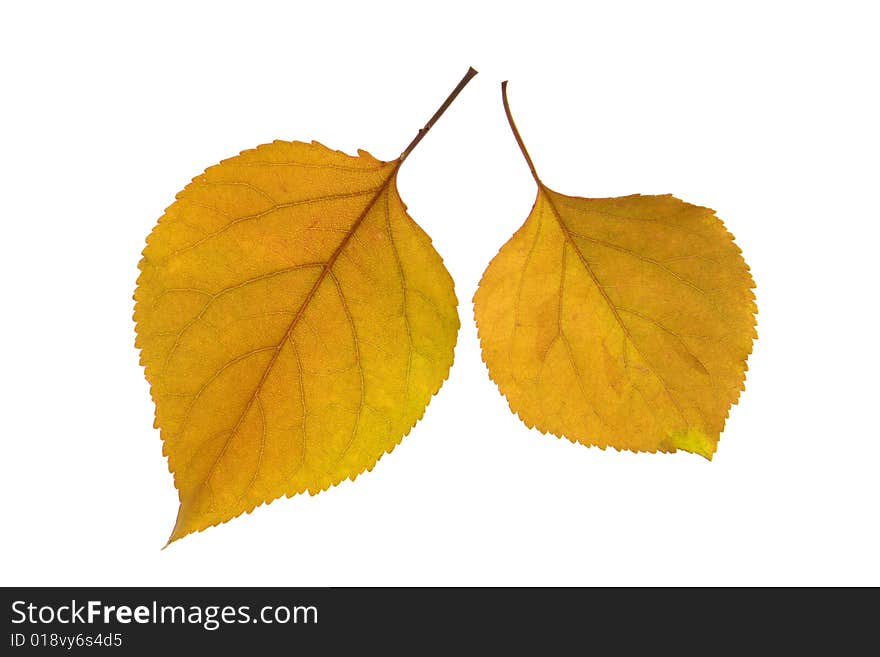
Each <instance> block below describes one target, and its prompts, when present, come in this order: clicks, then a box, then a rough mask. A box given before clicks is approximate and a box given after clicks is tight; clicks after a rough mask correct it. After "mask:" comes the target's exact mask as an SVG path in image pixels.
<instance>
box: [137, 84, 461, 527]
mask: <svg viewBox="0 0 880 657" xmlns="http://www.w3.org/2000/svg"><path fill="white" fill-rule="evenodd" d="M475 74H476V71H473V70H471V71H469V72H468V75H466V76H465V78H464V79H463V80H462V82H461V83H460V84H459V86H458V87H456V90H455V91H454V92H453V94H452V95H451V96H450V97H449V98H448V99H447V101H446V103H444V105H443V106H442V107H441V108H440V110H438V112H437V113H436V114H435V115H434V117H433V118H432V119H431V121H430V122H429V123H428V125H427V126H426V127H425V129H423V130H422V131H420V132H419V134H418V136H417V137H416V139H415V140H413V142H412V143H411V144H410V146H409V147H408V148H407V149H406V150H405V151H404V152H403V154H402V155H401V157H400V158H398V159H397V160H395V161H393V162H381V161H379V160H377V159H375V158H373V157H372V156H371V155H370V154H369V153H366V152H365V151H359V152H358V155H357V156H356V157H354V156H350V155H346V154H345V153H341V152H339V151H333V150H330V149H328V148H326V147H325V146H323V145H321V144H318V143H316V142H312V143H311V144H305V143H300V142H283V141H276V142H274V143H271V144H265V145H262V146H259V147H257V148H255V149H253V150H249V151H245V152H243V153H241V154H240V155H238V156H236V157H233V158H230V159H228V160H224V161H223V162H221V163H220V164H218V165H216V166H212V167H210V168H208V169H207V170H206V171H205V172H204V173H203V174H202V175H200V176H198V177H197V178H195V179H194V180H193V181H192V183H191V184H189V185H188V186H187V187H186V188H185V189H184V190H183V191H182V192H180V193H179V194H178V195H177V200H176V201H175V202H174V204H173V205H171V206H170V207H169V208H168V209H167V210H166V212H165V214H164V216H163V217H162V218H161V219H160V220H159V223H158V225H157V226H156V227H155V229H154V230H153V232H152V233H151V234H150V236H149V238H148V239H147V247H146V249H144V252H143V259H142V260H141V263H140V269H141V275H140V277H139V279H138V286H137V289H136V291H135V295H134V298H135V301H136V304H135V322H136V329H137V340H136V345H137V346H138V347H139V348H140V349H141V362H142V364H143V365H144V367H145V372H146V377H147V380H148V381H149V382H150V384H151V388H150V389H151V394H152V397H153V400H154V401H155V404H156V423H155V424H156V427H158V428H159V429H160V430H161V436H162V440H163V444H164V450H163V451H164V453H165V454H166V456H167V457H168V464H169V468H170V470H171V471H172V472H173V473H174V482H175V485H176V487H177V489H178V493H179V497H180V509H179V512H178V517H177V522H176V524H175V526H174V529H173V531H172V533H171V537H170V539H169V542H171V541H174V540H176V539H178V538H180V537H182V536H184V535H186V534H188V533H190V532H193V531H199V530H202V529H204V528H206V527H209V526H211V525H216V524H218V523H221V522H225V521H227V520H229V519H231V518H233V517H235V516H237V515H240V514H241V513H244V512H250V511H251V510H252V509H253V508H254V507H256V506H258V505H260V504H262V503H265V502H270V501H272V500H273V499H276V498H278V497H280V496H282V495H287V496H291V495H295V494H297V493H301V492H304V491H309V492H310V493H312V494H315V493H318V492H319V491H322V490H325V489H326V488H328V487H329V486H331V485H335V484H337V483H339V482H340V481H342V480H344V479H346V478H351V479H354V478H355V477H356V476H357V475H358V474H360V473H361V472H363V471H364V470H369V469H372V467H373V465H374V464H375V463H376V461H377V460H378V459H379V458H381V457H382V455H383V454H385V452H390V451H391V450H392V449H394V447H395V445H396V444H397V443H398V442H400V440H401V438H402V437H403V436H404V435H406V434H407V433H408V432H409V430H410V429H411V428H412V426H413V425H414V424H415V423H416V422H417V421H418V420H419V419H420V418H421V417H422V415H423V413H424V411H425V407H426V406H427V404H428V402H429V400H430V398H431V396H432V395H434V394H435V393H436V392H437V391H438V390H439V388H440V386H441V384H442V383H443V381H444V380H445V378H446V376H447V374H448V371H449V368H450V366H451V364H452V357H453V348H454V346H455V341H456V335H457V333H458V328H459V321H458V313H457V309H456V308H457V300H456V297H455V293H454V290H453V283H452V279H451V277H450V276H449V273H448V272H447V271H446V268H445V267H444V266H443V263H442V260H441V258H440V256H439V255H438V254H437V252H436V251H435V250H434V248H433V246H432V245H431V240H430V238H429V237H428V236H427V235H426V234H425V233H424V232H423V231H422V230H421V228H419V226H418V225H416V223H415V222H414V221H413V220H412V219H411V218H410V217H409V215H408V214H407V213H406V208H405V206H404V204H403V202H402V200H401V199H400V196H399V195H398V191H397V185H396V177H397V171H398V169H399V168H400V165H401V164H402V162H403V161H404V159H405V158H406V156H407V155H408V154H409V152H410V151H411V150H412V148H413V147H414V146H415V144H416V143H418V141H419V140H420V139H421V137H422V136H424V134H425V133H426V132H427V130H428V129H429V128H430V127H431V125H433V122H434V121H436V119H437V118H438V117H439V116H440V114H441V113H442V112H443V111H444V110H445V109H446V107H448V105H449V104H450V103H451V102H452V100H453V99H454V98H455V96H456V95H457V94H458V92H459V91H460V90H461V89H462V88H463V87H464V85H465V84H466V83H467V81H468V80H469V79H470V78H471V77H473V75H475Z"/></svg>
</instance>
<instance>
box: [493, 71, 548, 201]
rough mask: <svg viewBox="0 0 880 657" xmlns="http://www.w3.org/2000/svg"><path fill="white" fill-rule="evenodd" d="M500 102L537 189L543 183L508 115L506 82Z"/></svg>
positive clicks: (511, 116) (503, 83) (503, 84)
mask: <svg viewBox="0 0 880 657" xmlns="http://www.w3.org/2000/svg"><path fill="white" fill-rule="evenodd" d="M501 102H503V103H504V113H505V114H506V115H507V123H509V124H510V129H511V130H512V131H513V137H514V139H516V143H517V146H519V150H520V152H521V153H522V154H523V157H524V158H525V159H526V164H528V165H529V171H531V172H532V178H534V179H535V182H536V183H538V187H543V186H544V183H542V182H541V179H540V178H539V177H538V172H537V171H536V170H535V163H534V162H532V158H531V157H529V151H528V150H526V145H525V143H524V142H523V139H522V137H521V136H520V134H519V130H517V129H516V123H514V121H513V115H512V114H511V113H510V104H509V103H508V102H507V80H505V81H504V82H502V83H501Z"/></svg>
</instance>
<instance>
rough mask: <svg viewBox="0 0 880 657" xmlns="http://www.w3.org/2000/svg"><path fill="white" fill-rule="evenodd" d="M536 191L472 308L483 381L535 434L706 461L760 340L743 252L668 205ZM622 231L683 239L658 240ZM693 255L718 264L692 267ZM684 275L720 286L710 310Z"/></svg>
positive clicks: (711, 221) (691, 212) (715, 223)
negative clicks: (707, 253)
mask: <svg viewBox="0 0 880 657" xmlns="http://www.w3.org/2000/svg"><path fill="white" fill-rule="evenodd" d="M536 180H537V178H536ZM537 182H538V185H539V191H538V196H537V198H536V202H535V205H534V207H533V209H532V211H531V212H530V214H529V217H528V218H527V220H526V222H525V224H524V225H523V227H522V228H521V229H520V230H519V231H517V233H515V234H514V236H513V238H511V240H510V241H508V243H507V244H505V245H504V246H503V247H502V248H501V250H500V251H499V253H498V255H496V257H495V258H494V259H493V260H492V262H491V263H490V264H489V266H488V267H487V269H486V272H485V273H484V275H483V278H482V280H481V281H480V284H479V286H478V288H477V291H476V294H475V295H474V299H473V301H474V314H475V319H476V322H477V326H478V331H479V336H480V342H481V347H482V349H483V358H484V361H485V362H486V364H487V366H488V368H489V373H490V377H491V378H492V379H493V381H495V383H496V384H497V385H498V387H499V389H500V390H501V392H502V394H504V396H505V397H507V399H508V402H509V404H510V407H511V410H512V411H513V412H515V413H516V414H518V415H519V416H520V418H521V419H522V420H523V421H524V422H525V423H526V424H527V425H528V426H530V427H532V426H535V427H537V428H539V429H540V430H541V431H542V432H545V433H546V432H550V433H553V434H555V435H557V436H564V437H566V438H568V439H569V440H571V441H572V442H580V443H582V444H586V445H595V446H599V447H602V448H605V447H607V446H613V447H615V448H618V449H628V450H632V451H649V452H656V451H661V452H674V451H676V450H677V449H683V450H686V451H691V452H694V453H698V454H701V455H702V456H704V457H706V458H709V459H711V457H712V454H713V453H714V452H715V449H716V447H717V442H718V439H719V437H720V433H721V431H722V430H723V426H724V420H725V419H726V417H727V413H728V409H729V407H730V405H731V404H733V403H735V402H736V400H737V399H738V396H739V392H740V391H741V390H742V389H743V381H744V377H745V370H746V367H745V360H746V358H747V356H748V354H749V353H750V351H751V344H752V339H753V337H754V335H755V334H754V326H755V321H754V312H755V311H756V308H755V305H754V295H753V294H752V288H753V287H754V283H753V281H752V279H751V276H750V274H749V272H748V267H747V265H746V264H745V261H744V260H743V259H742V256H741V252H740V250H739V249H738V247H736V245H735V243H734V242H733V240H732V238H731V237H730V236H729V234H728V233H727V232H726V229H725V228H724V226H723V224H722V223H721V221H720V220H719V219H718V218H717V217H715V214H714V212H713V211H711V210H708V209H706V208H700V207H698V206H693V205H690V204H687V203H684V202H683V201H679V200H678V199H675V198H674V197H672V196H669V195H667V196H660V197H644V196H638V195H637V196H632V197H621V198H619V199H585V198H579V197H572V196H566V195H562V194H559V193H557V192H554V191H553V190H551V189H549V188H547V187H546V186H545V185H543V183H541V182H540V181H539V180H537ZM621 212H623V214H620V213H621ZM675 213H678V214H675ZM629 223H631V224H634V226H638V227H639V228H642V227H643V226H644V225H648V226H651V227H652V228H654V230H655V231H667V232H668V231H672V232H674V233H681V234H682V235H686V237H678V238H676V239H669V237H668V236H666V239H662V240H657V239H656V237H655V236H651V235H648V236H646V235H645V234H642V233H640V232H639V231H638V230H634V227H633V226H627V225H626V224H629ZM655 225H656V226H655ZM694 244H699V245H700V246H701V247H703V248H705V245H706V244H710V245H712V248H713V251H712V254H713V255H712V256H711V257H710V258H709V259H708V260H702V259H699V258H695V257H694V256H701V253H699V252H694V249H693V245H694ZM670 249H677V251H676V253H677V255H676V256H670V255H669V253H670V252H671V251H670ZM682 250H683V251H682ZM682 253H684V255H682ZM664 260H669V263H667V262H665V261H664ZM695 262H699V263H700V264H699V266H698V267H695V266H694V264H693V263H695ZM572 263H574V265H575V266H574V267H572ZM692 274H693V275H698V277H699V278H700V281H701V282H702V281H703V280H704V279H705V280H717V279H719V278H720V279H722V280H723V281H724V283H725V284H724V285H722V286H721V287H720V288H718V290H715V291H713V293H712V295H711V296H710V295H709V294H708V293H707V291H706V290H705V289H704V288H703V287H701V286H700V285H699V284H697V283H695V282H694V281H693V280H691V279H690V278H688V276H690V275H692ZM718 313H720V318H714V319H713V314H718ZM683 318H687V319H688V323H684V324H682V323H681V322H682V319H683ZM722 320H723V321H722ZM676 322H678V323H676ZM725 322H727V323H725ZM728 324H729V326H730V327H732V329H731V330H730V334H731V335H732V336H733V338H732V339H731V338H729V337H728V330H727V327H728ZM688 326H690V328H688ZM704 341H708V342H706V343H704ZM722 341H726V346H725V347H718V346H717V345H718V344H720V343H721V342H722ZM707 345H708V346H707ZM548 371H549V372H550V375H549V376H548ZM707 378H708V381H706V380H705V379H707Z"/></svg>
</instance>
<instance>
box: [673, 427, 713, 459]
mask: <svg viewBox="0 0 880 657" xmlns="http://www.w3.org/2000/svg"><path fill="white" fill-rule="evenodd" d="M662 447H663V448H664V449H669V451H676V450H679V449H681V450H684V451H686V452H691V453H692V454H698V455H700V456H702V457H703V458H704V459H706V460H707V461H711V460H712V457H713V456H714V454H715V450H716V449H718V439H717V438H716V439H714V440H713V439H712V438H711V437H710V436H707V435H706V434H705V433H703V432H702V431H700V430H699V429H694V428H692V427H688V428H687V429H683V430H680V431H673V432H671V433H670V434H669V437H668V442H667V443H666V444H665V445H663V446H662Z"/></svg>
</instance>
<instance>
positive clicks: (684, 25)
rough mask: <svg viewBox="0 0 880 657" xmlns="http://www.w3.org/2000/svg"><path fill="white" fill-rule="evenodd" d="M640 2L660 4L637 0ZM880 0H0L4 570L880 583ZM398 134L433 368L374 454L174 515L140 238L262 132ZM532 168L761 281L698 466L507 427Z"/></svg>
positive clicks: (230, 580) (263, 578) (98, 580)
mask: <svg viewBox="0 0 880 657" xmlns="http://www.w3.org/2000/svg"><path fill="white" fill-rule="evenodd" d="M655 5H656V6H655ZM871 5H872V3H868V2H866V3H854V2H834V3H808V2H807V3H805V2H796V3H781V2H776V3H774V2H758V3H748V2H736V3H727V8H724V9H722V8H719V7H718V6H717V4H716V3H702V2H696V3H643V4H642V3H625V2H616V3H575V2H571V3H558V2H550V1H548V0H543V1H542V2H530V3H524V4H522V5H517V4H513V3H499V4H498V5H492V4H490V3H485V4H481V3H478V2H475V1H469V2H452V1H446V2H437V3H431V4H430V5H428V6H426V8H424V9H422V8H420V7H421V6H422V5H421V4H420V3H403V2H401V3H397V4H395V3H388V2H376V1H373V2H363V3H352V5H351V6H348V5H336V4H334V3H331V2H308V3H278V4H272V3H262V2H253V1H251V2H246V3H245V2H237V3H229V4H226V3H219V2H211V3H204V4H202V3H179V2H175V3H160V2H150V3H142V5H141V7H140V8H139V9H138V8H133V7H132V6H131V4H130V3H96V2H76V3H61V2H59V3H56V4H49V3H41V2H31V3H15V4H14V5H13V3H6V4H4V5H3V9H2V10H0V62H2V64H0V66H2V82H0V84H2V87H0V96H2V100H0V116H2V121H0V130H2V135H0V137H2V139H0V167H2V175H0V179H2V187H3V193H2V201H0V212H2V216H0V220H2V228H3V233H2V240H0V250H2V258H0V266H2V277H0V281H2V283H0V284H2V308H3V310H2V320H3V321H2V329H0V330H2V342H0V345H2V349H3V358H2V370H0V372H2V378H0V386H2V401H3V415H2V420H0V431H2V441H3V442H2V455H0V467H2V473H0V492H2V500H3V502H2V504H3V507H2V509H3V518H2V535H3V538H2V543H0V550H2V559H0V584H3V585H52V584H71V585H74V584H89V585H138V584H139V585H164V584H168V585H226V584H230V585H398V584H399V585H428V584H438V585H447V584H463V585H468V584H472V585H514V584H524V585H536V584H549V585H575V584H576V585H745V584H751V585H808V584H810V585H832V584H833V585H874V586H876V585H878V584H880V560H878V559H877V555H878V553H880V540H878V539H880V531H878V513H877V508H878V506H877V505H878V499H880V495H878V494H880V486H878V472H880V459H878V456H880V431H878V428H877V412H876V408H877V404H878V403H880V402H878V376H880V367H878V366H880V362H878V360H880V359H878V350H877V344H878V335H877V330H878V322H877V285H876V283H877V279H878V277H877V269H878V264H877V259H878V258H877V253H878V239H880V230H878V219H880V210H878V207H880V206H878V200H877V199H878V196H877V194H878V182H880V175H878V174H880V167H878V152H880V138H878V116H880V103H878V95H877V94H878V92H877V88H878V85H877V63H878V61H880V48H878V45H877V44H878V39H877V26H878V20H877V16H876V15H874V13H873V11H872V7H871ZM469 65H473V66H474V67H475V68H477V69H478V70H479V71H480V75H478V76H477V77H476V78H475V79H474V80H473V81H472V82H471V84H470V85H469V86H468V87H467V89H465V91H464V92H463V93H462V94H461V96H460V97H459V99H458V101H457V102H456V103H455V104H454V105H453V106H452V108H451V109H450V110H449V111H448V112H447V114H446V115H445V116H444V117H443V118H442V120H441V121H440V122H439V123H438V124H437V125H436V126H435V128H434V130H433V131H432V132H431V133H430V134H429V135H428V137H427V138H425V140H424V141H423V142H422V143H421V145H420V146H419V147H418V148H417V150H416V151H415V152H414V153H413V155H412V156H411V158H410V159H409V160H408V161H407V162H406V164H405V166H404V167H403V168H402V170H401V174H400V189H401V195H402V196H403V198H404V199H405V201H406V202H407V204H408V205H409V210H410V213H411V214H412V216H413V217H415V218H416V220H417V221H418V222H419V223H420V224H421V226H422V227H423V228H424V229H425V230H426V231H427V232H428V233H429V234H430V235H431V236H432V237H433V239H434V244H435V246H436V248H437V250H438V251H439V252H440V253H441V254H442V255H443V257H444V259H445V262H446V264H447V266H448V268H449V270H450V272H451V273H452V275H453V277H454V279H455V282H456V289H457V293H458V297H459V299H460V306H459V312H460V315H461V320H462V329H461V333H460V335H459V341H458V346H457V348H456V356H455V364H454V365H453V368H452V371H451V376H450V378H449V380H448V382H447V383H446V384H445V385H444V387H443V388H442V389H441V391H440V393H439V394H438V396H437V397H435V398H434V400H433V402H432V403H431V404H430V406H429V407H428V411H427V414H426V416H425V418H424V420H423V421H422V422H420V423H419V424H418V425H417V426H416V428H415V429H414V430H413V432H412V433H411V434H410V436H409V437H407V438H406V439H405V440H404V441H403V443H402V444H401V446H400V447H398V448H397V449H396V450H395V451H394V452H393V453H392V454H391V455H388V456H386V457H384V458H383V459H382V460H381V461H380V462H379V464H378V465H377V466H376V468H375V469H374V470H373V472H371V473H369V474H365V475H363V476H361V477H360V478H359V479H358V480H357V481H356V482H354V483H352V482H346V483H344V484H342V485H340V486H338V487H336V488H333V489H331V490H330V491H328V492H325V493H322V494H320V495H318V496H316V497H309V496H299V497H296V498H293V499H288V500H279V501H277V502H275V503H273V504H272V505H270V506H268V507H262V508H260V509H258V510H257V511H255V512H254V513H253V514H251V515H249V516H246V517H242V518H238V519H236V520H235V521H233V522H230V523H228V524H226V525H223V526H221V527H217V528H213V529H210V530H208V531H205V532H203V533H200V534H197V535H192V536H188V537H186V538H185V539H183V540H181V541H179V542H177V543H175V544H173V545H172V546H171V547H169V548H168V549H167V550H164V551H162V550H160V548H161V547H162V546H163V544H164V542H165V539H166V537H167V536H168V533H169V532H170V529H171V526H172V524H173V522H174V518H175V515H176V510H177V498H176V491H175V489H174V487H173V484H172V479H171V475H170V474H169V473H168V471H167V466H166V462H165V459H164V458H163V457H162V455H161V446H160V440H159V435H158V432H157V431H156V430H154V429H153V428H152V421H153V408H152V403H151V401H150V399H149V393H148V387H147V383H146V381H145V380H144V377H143V371H142V369H141V368H140V366H139V365H138V355H137V353H136V351H135V349H134V346H133V341H134V325H133V323H132V320H131V314H132V300H131V296H132V293H133V290H134V284H135V279H136V276H137V268H136V267H137V262H138V260H139V254H140V251H141V249H142V248H143V245H144V238H145V237H146V235H147V233H149V231H150V230H151V229H152V227H153V225H154V223H155V221H156V219H157V218H158V217H159V216H160V215H161V214H162V212H163V210H164V208H165V207H166V206H167V205H169V204H170V203H171V202H172V200H173V198H174V194H175V193H176V192H177V191H178V190H179V189H181V188H182V187H183V186H184V185H185V184H186V183H187V182H188V181H189V180H190V179H191V178H192V177H193V176H195V175H197V174H199V173H200V172H201V171H202V170H203V169H204V168H205V167H206V166H209V165H211V164H213V163H215V162H217V161H219V160H220V159H223V158H226V157H229V156H231V155H234V154H236V153H238V152H239V151H240V150H243V149H246V148H250V147H253V146H255V145H257V144H260V143H264V142H267V141H271V140H273V139H277V138H280V139H299V140H305V141H309V140H312V139H317V140H319V141H321V142H323V143H325V144H327V145H329V146H332V147H334V148H338V149H342V150H345V151H347V152H351V153H353V152H355V150H356V149H357V148H359V147H360V148H364V149H367V150H369V151H370V152H371V153H373V154H374V155H376V156H377V157H379V158H382V159H394V158H395V157H396V156H397V155H398V154H399V152H400V151H401V149H402V148H403V147H404V146H405V145H406V144H407V143H409V141H410V139H411V138H412V137H413V136H414V134H415V132H416V131H417V130H418V128H419V127H421V125H422V124H423V123H424V122H425V120H426V119H427V118H428V117H429V116H430V115H431V113H433V112H434V110H435V109H436V108H437V106H438V105H439V104H440V102H441V101H442V100H443V99H444V98H445V97H446V95H447V93H448V92H449V91H450V90H451V88H452V87H453V86H454V85H455V83H456V82H457V81H458V80H459V78H460V77H461V75H462V74H463V73H464V72H465V70H466V69H467V67H468V66H469ZM503 79H510V87H509V92H510V101H511V104H512V107H513V111H514V113H515V115H516V117H517V121H518V123H519V127H520V130H521V132H522V134H523V136H524V138H525V140H526V141H527V143H528V145H529V148H530V150H531V154H532V157H533V159H534V160H535V163H536V166H537V167H538V169H539V171H540V173H541V176H542V178H543V179H544V181H545V182H546V183H547V184H548V185H549V186H551V187H553V188H555V189H557V190H559V191H561V192H565V193H569V194H575V195H582V196H615V195H623V194H630V193H635V192H640V193H645V194H648V193H666V192H671V193H674V194H675V195H676V196H679V197H680V198H683V199H685V200H687V201H690V202H692V203H696V204H700V205H707V206H710V207H713V208H715V209H716V210H717V211H718V213H719V216H721V217H722V218H723V219H724V220H725V222H726V224H727V226H728V228H729V229H730V231H731V232H732V233H733V234H734V235H735V236H736V239H737V243H738V244H739V245H740V246H741V247H742V249H743V251H744V255H745V257H746V259H747V261H748V263H749V264H750V265H751V268H752V272H753V274H754V278H755V280H756V282H757V286H758V287H757V290H756V293H757V298H758V306H759V310H760V312H759V315H758V333H759V335H760V338H759V339H758V341H757V342H756V343H755V349H754V353H753V355H752V356H751V358H750V360H749V374H748V379H747V383H746V386H747V389H746V392H745V393H744V395H743V397H742V398H741V400H740V403H739V405H737V406H735V407H733V409H732V411H731V417H730V420H729V422H728V425H727V428H726V430H725V432H724V434H723V435H722V440H721V443H720V445H719V449H718V452H717V455H716V457H715V460H714V461H713V462H711V463H710V462H708V461H705V460H704V459H702V458H700V457H698V456H694V455H689V454H686V453H678V454H675V455H650V454H631V453H618V452H615V451H613V450H609V451H601V450H599V449H595V448H593V449H589V448H585V447H582V446H576V445H572V444H571V443H569V442H568V441H563V440H558V439H556V438H553V437H550V436H542V435H541V434H539V433H538V432H537V431H535V430H529V429H527V428H526V427H525V426H524V425H523V424H522V423H521V422H520V421H519V420H518V419H517V418H516V417H515V416H514V415H513V414H511V413H510V411H509V410H508V407H507V403H506V401H505V400H504V399H503V398H502V397H501V396H500V395H499V393H498V391H497V389H496V387H495V386H494V385H493V384H492V383H491V382H490V380H489V378H488V376H487V374H486V370H485V368H484V366H483V364H482V362H481V360H480V353H479V348H478V343H477V339H476V331H475V328H474V324H473V319H472V308H471V303H470V298H471V296H472V294H473V292H474V289H475V287H476V284H477V282H478V280H479V278H480V275H481V273H482V271H483V269H484V268H485V266H486V264H487V263H488V262H489V260H490V259H491V258H492V256H493V255H494V254H495V253H496V252H497V250H498V248H499V247H500V246H501V244H503V243H504V242H505V241H506V240H507V239H508V237H509V236H510V234H511V233H512V232H513V231H514V230H515V229H516V228H517V227H518V226H519V225H520V224H521V223H522V221H523V220H524V219H525V217H526V215H527V214H528V212H529V209H530V207H531V204H532V201H533V197H534V194H535V188H534V183H533V182H532V180H531V177H530V175H529V172H528V169H527V168H526V165H525V163H524V162H523V161H522V159H521V157H520V155H519V153H518V151H517V149H516V145H515V143H514V141H513V139H512V137H511V135H510V133H509V131H508V128H507V125H506V123H505V120H504V116H503V112H502V107H501V102H500V93H499V83H500V81H501V80H503Z"/></svg>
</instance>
